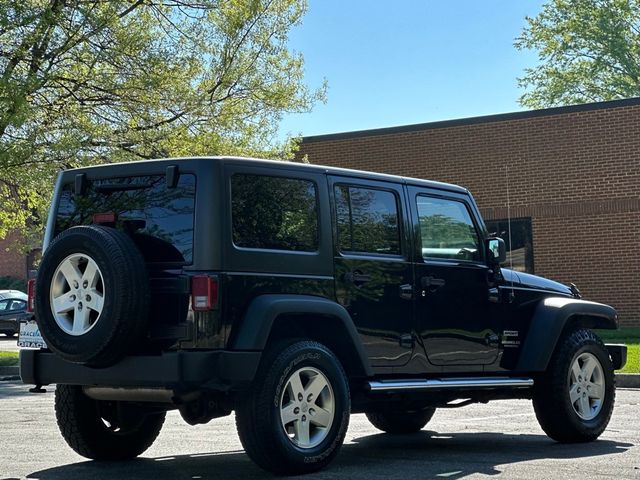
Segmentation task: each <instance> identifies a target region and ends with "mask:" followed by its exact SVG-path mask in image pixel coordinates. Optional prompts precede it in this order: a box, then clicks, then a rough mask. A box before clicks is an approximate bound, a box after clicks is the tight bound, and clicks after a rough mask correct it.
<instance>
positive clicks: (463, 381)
mask: <svg viewBox="0 0 640 480" xmlns="http://www.w3.org/2000/svg"><path fill="white" fill-rule="evenodd" d="M527 387H533V379H532V378H510V377H481V378H477V377H476V378H433V379H428V380H427V379H424V380H423V379H411V380H380V381H371V382H369V389H370V390H371V391H372V392H386V391H392V390H396V391H397V390H413V391H415V390H443V389H451V388H453V389H456V388H458V389H469V388H470V389H477V388H527Z"/></svg>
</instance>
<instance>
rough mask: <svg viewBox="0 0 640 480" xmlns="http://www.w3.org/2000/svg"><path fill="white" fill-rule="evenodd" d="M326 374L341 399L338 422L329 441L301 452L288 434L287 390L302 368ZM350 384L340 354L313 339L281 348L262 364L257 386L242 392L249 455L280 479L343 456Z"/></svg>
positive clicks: (239, 415) (239, 417)
mask: <svg viewBox="0 0 640 480" xmlns="http://www.w3.org/2000/svg"><path fill="white" fill-rule="evenodd" d="M305 367H307V368H311V369H315V370H317V371H319V372H321V373H322V374H323V375H324V376H325V378H326V379H327V380H328V383H329V385H330V387H331V389H332V392H333V396H334V399H335V410H334V415H333V421H332V423H331V426H330V428H328V429H327V430H328V433H326V437H325V438H324V439H323V440H322V441H321V443H320V444H318V445H317V446H315V447H313V448H300V447H298V446H297V445H295V444H294V442H293V441H292V440H291V439H290V438H289V437H288V436H287V434H286V433H285V430H284V427H283V425H282V422H281V417H280V403H281V398H282V395H283V389H285V388H286V385H287V382H288V380H289V379H290V377H291V376H292V375H293V374H294V372H296V371H298V370H299V369H302V368H305ZM350 408H351V404H350V398H349V384H348V381H347V376H346V374H345V372H344V370H343V368H342V365H341V364H340V362H339V360H338V359H337V358H336V356H335V355H334V354H333V353H332V352H331V351H330V350H329V349H328V348H327V347H325V346H324V345H322V344H320V343H317V342H312V341H299V342H295V343H292V344H287V343H285V344H278V345H274V346H273V347H272V348H270V349H269V350H268V351H267V352H266V353H265V356H264V358H263V361H262V362H261V367H260V368H259V370H258V374H257V375H256V377H255V380H254V382H253V385H252V387H251V388H250V389H249V390H248V391H246V392H241V393H240V394H239V399H238V403H237V405H236V426H237V428H238V434H239V436H240V441H241V442H242V445H243V447H244V449H245V451H246V452H247V454H248V455H249V457H250V458H251V459H252V460H253V461H254V462H255V463H257V464H258V465H259V466H260V467H262V468H263V469H265V470H267V471H269V472H272V473H275V474H280V475H296V474H304V473H309V472H314V471H317V470H320V469H321V468H323V467H325V466H326V465H328V464H329V463H330V462H331V461H332V460H333V459H334V457H335V456H336V455H337V454H338V451H339V450H340V447H341V446H342V442H343V441H344V436H345V434H346V432H347V428H348V426H349V413H350Z"/></svg>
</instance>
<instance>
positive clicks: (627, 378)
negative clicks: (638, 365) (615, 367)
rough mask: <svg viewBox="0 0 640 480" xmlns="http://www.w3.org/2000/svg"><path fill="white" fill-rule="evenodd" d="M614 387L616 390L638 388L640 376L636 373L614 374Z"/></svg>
mask: <svg viewBox="0 0 640 480" xmlns="http://www.w3.org/2000/svg"><path fill="white" fill-rule="evenodd" d="M616 387H618V388H640V374H637V373H616Z"/></svg>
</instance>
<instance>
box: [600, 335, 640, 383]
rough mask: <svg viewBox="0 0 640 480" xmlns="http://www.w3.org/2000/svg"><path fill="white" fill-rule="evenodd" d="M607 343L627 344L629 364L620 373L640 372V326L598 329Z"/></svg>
mask: <svg viewBox="0 0 640 480" xmlns="http://www.w3.org/2000/svg"><path fill="white" fill-rule="evenodd" d="M596 333H597V334H598V335H599V336H600V338H602V341H603V342H605V343H624V344H625V345H627V364H626V365H625V367H624V368H623V369H622V370H618V372H619V373H640V328H621V329H620V330H597V332H596Z"/></svg>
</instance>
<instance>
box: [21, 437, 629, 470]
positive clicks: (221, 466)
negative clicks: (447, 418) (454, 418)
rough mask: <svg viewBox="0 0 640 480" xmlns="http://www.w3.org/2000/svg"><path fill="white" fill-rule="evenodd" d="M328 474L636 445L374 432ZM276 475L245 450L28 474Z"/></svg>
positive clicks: (492, 465) (347, 449) (467, 465)
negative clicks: (255, 462)
mask: <svg viewBox="0 0 640 480" xmlns="http://www.w3.org/2000/svg"><path fill="white" fill-rule="evenodd" d="M351 442H353V443H349V444H347V445H345V446H344V447H343V448H342V451H341V452H340V455H339V456H338V457H337V459H336V460H335V461H334V462H333V463H332V464H331V465H330V466H329V468H328V469H326V470H323V471H321V472H318V473H316V474H312V475H307V476H305V478H335V477H336V476H340V477H342V478H350V479H351V478H362V479H370V478H373V477H376V478H397V477H398V475H399V474H401V476H402V478H403V479H409V478H431V477H435V476H437V475H438V476H446V477H447V478H453V479H457V478H461V477H465V476H468V475H470V474H474V473H478V474H485V475H498V474H500V473H501V470H500V466H501V465H509V464H514V463H518V462H525V461H530V460H537V459H553V460H559V459H567V460H571V459H580V458H586V457H595V456H601V455H611V454H615V453H624V452H625V451H626V450H627V449H628V448H630V447H632V446H633V445H632V444H629V443H620V442H614V441H610V440H599V441H596V442H593V443H587V444H574V445H561V444H558V443H555V442H553V441H552V440H549V439H548V438H547V437H546V436H544V435H505V434H499V433H462V434H460V433H452V434H447V433H435V432H429V431H423V432H420V433H418V434H414V435H395V436H392V435H384V434H379V435H370V436H366V437H359V438H355V439H351ZM265 476H269V474H267V473H265V472H263V471H262V470H260V469H259V468H258V467H257V466H255V465H254V464H253V463H252V462H251V461H250V460H249V458H248V457H247V456H246V454H245V453H244V452H243V451H241V450H239V451H231V452H221V453H201V454H194V455H179V456H178V455H177V456H175V457H158V458H139V459H136V460H133V461H130V462H121V463H107V462H92V461H87V462H81V463H75V464H70V465H64V466H60V467H55V468H51V469H47V470H42V471H39V472H34V473H32V474H30V475H28V477H27V478H33V479H36V478H37V479H40V480H58V479H60V480H61V479H65V480H75V479H78V480H80V479H81V480H86V479H87V478H91V479H102V478H104V479H107V478H127V479H148V480H163V479H173V478H188V479H197V480H200V479H202V480H206V479H223V478H224V479H228V478H242V479H243V480H249V479H253V478H265Z"/></svg>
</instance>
